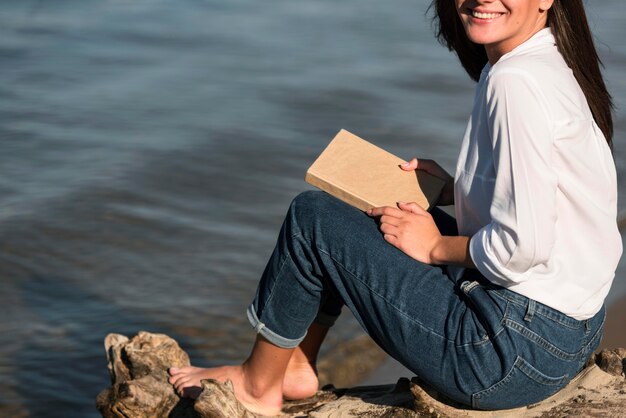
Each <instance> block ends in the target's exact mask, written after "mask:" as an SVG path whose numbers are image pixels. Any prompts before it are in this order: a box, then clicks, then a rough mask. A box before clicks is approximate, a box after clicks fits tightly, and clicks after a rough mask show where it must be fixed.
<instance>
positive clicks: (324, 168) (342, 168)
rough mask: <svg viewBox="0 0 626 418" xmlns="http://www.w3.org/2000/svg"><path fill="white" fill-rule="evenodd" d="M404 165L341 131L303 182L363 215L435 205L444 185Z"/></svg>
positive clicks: (423, 172) (310, 168)
mask: <svg viewBox="0 0 626 418" xmlns="http://www.w3.org/2000/svg"><path fill="white" fill-rule="evenodd" d="M404 162H405V161H404V160H403V159H401V158H399V157H396V156H395V155H393V154H391V153H389V152H387V151H385V150H383V149H381V148H379V147H377V146H376V145H374V144H372V143H370V142H368V141H365V140H363V139H361V138H359V137H358V136H356V135H353V134H351V133H350V132H348V131H346V130H343V129H342V130H341V131H339V133H338V134H337V136H335V138H334V139H333V140H332V141H331V142H330V144H328V146H327V147H326V149H325V150H324V151H323V152H322V153H321V154H320V156H319V157H318V158H317V160H315V162H314V163H313V165H311V167H309V169H308V170H307V172H306V176H305V181H306V182H307V183H309V184H311V185H313V186H315V187H318V188H320V189H322V190H324V191H325V192H327V193H330V194H331V195H333V196H335V197H337V198H338V199H341V200H343V201H344V202H346V203H348V204H350V205H352V206H354V207H357V208H359V209H361V210H363V211H365V210H367V209H370V208H373V207H379V206H392V207H397V202H407V203H409V202H416V203H417V204H419V205H420V206H421V207H423V208H424V209H426V210H429V209H431V208H432V207H433V206H434V204H435V203H436V201H437V199H438V198H439V195H440V194H441V191H442V190H443V186H444V181H443V180H442V179H440V178H438V177H435V176H432V175H430V174H428V173H426V172H425V171H422V170H415V171H404V170H402V169H401V168H400V164H402V163H404Z"/></svg>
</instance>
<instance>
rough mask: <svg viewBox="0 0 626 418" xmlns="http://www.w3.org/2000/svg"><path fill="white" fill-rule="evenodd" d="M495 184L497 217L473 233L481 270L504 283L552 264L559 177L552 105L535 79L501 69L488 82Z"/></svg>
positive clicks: (493, 214) (493, 208)
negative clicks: (550, 261) (554, 165)
mask: <svg viewBox="0 0 626 418" xmlns="http://www.w3.org/2000/svg"><path fill="white" fill-rule="evenodd" d="M485 105H486V106H487V112H488V120H489V125H490V126H489V132H490V134H491V143H492V152H493V164H494V170H495V185H494V192H493V200H492V202H491V206H490V209H489V210H490V216H491V222H490V223H489V224H487V225H486V226H485V227H483V228H481V229H480V230H478V231H477V232H476V234H475V235H473V236H472V238H471V241H470V256H471V258H472V260H473V261H474V263H475V264H476V267H477V268H478V270H479V271H480V272H481V273H482V274H483V275H485V277H487V278H488V279H489V280H491V281H492V282H494V283H496V284H500V285H502V286H509V285H512V284H514V283H520V282H523V281H524V280H525V279H526V277H528V276H529V274H528V273H530V272H532V271H533V270H534V269H542V268H546V267H547V263H548V261H549V260H550V254H551V250H552V247H553V245H554V242H555V224H556V222H557V213H556V190H557V183H558V178H557V174H556V173H555V172H554V169H553V166H552V163H551V160H552V152H553V141H554V134H553V124H552V123H551V117H550V114H549V113H550V109H549V106H548V104H547V102H546V100H545V97H544V96H543V92H542V90H541V89H540V88H539V86H538V85H537V83H536V82H535V80H534V79H532V78H531V77H530V76H528V75H527V74H526V73H524V72H519V73H518V72H517V71H511V70H507V71H501V72H497V73H493V74H491V75H490V80H489V82H488V85H487V103H486V104H485Z"/></svg>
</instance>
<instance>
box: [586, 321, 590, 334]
mask: <svg viewBox="0 0 626 418" xmlns="http://www.w3.org/2000/svg"><path fill="white" fill-rule="evenodd" d="M589 321H590V320H589V319H585V334H586V333H588V332H589V330H590V329H591V325H589Z"/></svg>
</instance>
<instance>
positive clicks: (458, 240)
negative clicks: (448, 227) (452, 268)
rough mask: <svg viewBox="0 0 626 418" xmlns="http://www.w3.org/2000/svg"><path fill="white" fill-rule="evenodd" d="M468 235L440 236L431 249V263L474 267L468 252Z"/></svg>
mask: <svg viewBox="0 0 626 418" xmlns="http://www.w3.org/2000/svg"><path fill="white" fill-rule="evenodd" d="M469 242H470V237H466V236H442V237H441V239H440V240H439V241H438V243H437V245H435V247H434V248H433V249H432V251H431V260H432V264H445V265H447V264H453V265H457V266H463V267H468V268H476V266H475V265H474V262H473V261H472V258H471V257H470V252H469Z"/></svg>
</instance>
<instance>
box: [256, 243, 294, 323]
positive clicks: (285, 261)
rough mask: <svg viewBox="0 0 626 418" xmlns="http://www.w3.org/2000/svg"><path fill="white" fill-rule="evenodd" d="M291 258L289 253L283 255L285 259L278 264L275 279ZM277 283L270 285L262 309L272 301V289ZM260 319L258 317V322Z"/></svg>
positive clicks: (276, 281)
mask: <svg viewBox="0 0 626 418" xmlns="http://www.w3.org/2000/svg"><path fill="white" fill-rule="evenodd" d="M290 259H291V256H290V255H289V253H287V254H286V255H285V259H284V260H283V262H282V263H281V264H280V267H279V268H278V272H277V273H276V277H279V276H280V275H281V273H282V271H283V268H284V267H285V264H287V260H290ZM277 283H278V280H274V283H273V284H272V288H271V289H270V296H269V297H268V298H267V300H266V301H265V305H263V308H265V307H267V306H269V304H270V302H271V301H272V299H273V298H274V288H275V287H276V285H277ZM260 319H261V318H260V317H259V320H260Z"/></svg>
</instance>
